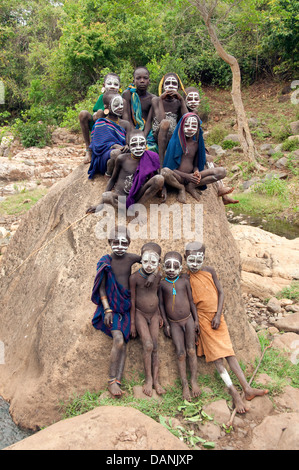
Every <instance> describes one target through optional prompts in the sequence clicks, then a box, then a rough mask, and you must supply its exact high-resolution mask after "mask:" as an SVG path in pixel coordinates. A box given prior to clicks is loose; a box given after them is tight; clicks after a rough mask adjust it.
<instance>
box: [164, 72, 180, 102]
mask: <svg viewBox="0 0 299 470" xmlns="http://www.w3.org/2000/svg"><path fill="white" fill-rule="evenodd" d="M178 90H182V91H183V92H184V93H185V94H186V92H185V89H184V85H183V84H182V81H181V79H180V77H179V76H178V75H177V74H176V73H174V72H169V73H166V74H165V75H164V77H162V79H161V80H160V83H159V87H158V92H159V96H160V95H162V92H163V91H178Z"/></svg>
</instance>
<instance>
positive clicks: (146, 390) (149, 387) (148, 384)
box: [142, 380, 153, 397]
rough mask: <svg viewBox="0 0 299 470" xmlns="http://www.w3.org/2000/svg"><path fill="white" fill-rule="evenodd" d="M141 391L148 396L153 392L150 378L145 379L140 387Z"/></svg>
mask: <svg viewBox="0 0 299 470" xmlns="http://www.w3.org/2000/svg"><path fill="white" fill-rule="evenodd" d="M142 391H143V393H144V394H145V395H147V396H148V397H151V396H152V394H153V382H152V381H151V380H147V381H146V382H145V384H144V385H143V387H142Z"/></svg>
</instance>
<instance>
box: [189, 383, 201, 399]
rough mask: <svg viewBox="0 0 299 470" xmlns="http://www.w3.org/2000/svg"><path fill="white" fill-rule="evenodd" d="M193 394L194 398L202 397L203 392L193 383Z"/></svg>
mask: <svg viewBox="0 0 299 470" xmlns="http://www.w3.org/2000/svg"><path fill="white" fill-rule="evenodd" d="M191 393H192V397H193V398H196V397H199V396H200V395H201V390H200V388H199V386H198V384H197V383H196V382H194V383H192V382H191Z"/></svg>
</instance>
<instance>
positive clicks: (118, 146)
mask: <svg viewBox="0 0 299 470" xmlns="http://www.w3.org/2000/svg"><path fill="white" fill-rule="evenodd" d="M103 103H104V107H105V109H104V115H103V117H101V118H99V119H98V120H97V121H96V123H95V125H94V128H93V130H92V133H91V145H90V149H91V151H92V160H91V164H90V167H89V169H88V175H89V178H90V179H92V178H93V177H94V176H95V175H96V174H97V173H100V174H106V175H107V176H111V175H112V171H113V168H114V164H115V160H116V158H117V156H118V155H120V153H125V152H127V151H128V133H129V132H130V129H131V126H130V124H129V122H128V121H126V120H124V119H122V113H123V99H122V97H121V96H120V95H119V94H117V93H111V92H106V93H104V96H103Z"/></svg>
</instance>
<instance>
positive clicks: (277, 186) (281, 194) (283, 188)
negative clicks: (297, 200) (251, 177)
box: [254, 175, 288, 200]
mask: <svg viewBox="0 0 299 470" xmlns="http://www.w3.org/2000/svg"><path fill="white" fill-rule="evenodd" d="M254 191H256V192H257V193H259V194H266V195H267V196H274V197H278V198H279V199H284V200H286V199H287V198H288V183H287V181H284V180H281V179H280V178H279V177H278V176H276V175H274V176H273V178H266V179H265V181H263V182H262V183H257V184H255V185H254Z"/></svg>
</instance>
